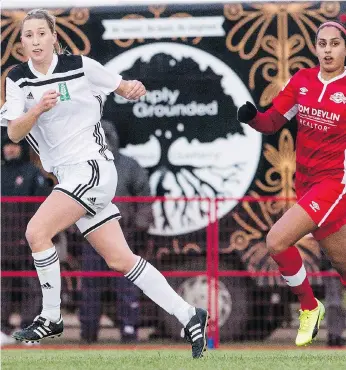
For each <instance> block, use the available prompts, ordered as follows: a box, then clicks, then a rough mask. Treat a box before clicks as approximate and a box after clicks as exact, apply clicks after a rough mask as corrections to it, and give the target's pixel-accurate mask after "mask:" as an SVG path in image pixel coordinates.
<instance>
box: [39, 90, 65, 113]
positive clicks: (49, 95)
mask: <svg viewBox="0 0 346 370" xmlns="http://www.w3.org/2000/svg"><path fill="white" fill-rule="evenodd" d="M59 96H60V93H58V92H56V91H55V90H48V91H46V92H45V93H44V94H43V95H42V98H41V100H40V101H39V103H38V108H39V110H40V111H41V113H43V112H48V111H49V110H51V109H52V108H53V107H55V105H56V103H57V102H58V97H59Z"/></svg>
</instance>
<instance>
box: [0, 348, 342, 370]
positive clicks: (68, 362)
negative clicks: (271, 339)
mask: <svg viewBox="0 0 346 370" xmlns="http://www.w3.org/2000/svg"><path fill="white" fill-rule="evenodd" d="M1 365H2V366H1V369H2V370H58V369H59V370H108V369H112V370H114V369H115V370H123V369H124V370H130V369H131V370H132V369H136V370H137V369H140V370H149V369H150V370H156V369H157V370H190V369H198V370H221V369H222V370H226V369H227V370H228V369H229V370H271V369H278V370H311V369H313V370H319V369H322V370H329V369H330V370H339V369H340V370H345V369H346V350H325V349H302V350H300V349H282V350H280V349H272V350H271V349H263V350H261V349H259V348H258V347H257V348H256V349H237V350H234V349H230V350H213V351H208V352H207V353H206V355H205V357H204V358H202V359H199V360H192V358H191V355H190V351H188V350H181V349H176V350H172V349H170V350H168V349H161V350H155V349H152V350H142V349H141V350H123V349H114V350H107V349H100V350H97V349H92V350H89V351H88V350H78V349H69V350H52V349H46V350H42V349H12V350H11V349H10V350H3V351H1Z"/></svg>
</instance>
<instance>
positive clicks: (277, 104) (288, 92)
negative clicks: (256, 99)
mask: <svg viewBox="0 0 346 370" xmlns="http://www.w3.org/2000/svg"><path fill="white" fill-rule="evenodd" d="M297 75H298V73H297V74H295V75H294V76H293V77H292V78H291V79H290V80H289V81H288V83H287V84H286V86H285V87H284V88H283V89H282V90H281V91H280V93H279V95H278V96H277V97H276V98H274V100H273V106H272V107H271V108H269V109H268V110H267V111H266V112H264V113H261V112H258V110H257V108H256V107H255V106H254V105H253V104H252V103H250V102H249V101H247V102H246V104H244V105H242V106H241V107H240V108H239V109H238V121H240V122H243V123H247V124H248V125H249V126H251V127H252V128H254V129H255V130H256V131H259V132H261V133H263V134H273V133H275V132H277V131H278V130H279V129H280V128H281V127H282V126H284V124H285V123H286V122H288V121H289V120H291V119H292V118H293V117H294V116H295V115H296V114H297V112H298V107H297V98H296V80H297Z"/></svg>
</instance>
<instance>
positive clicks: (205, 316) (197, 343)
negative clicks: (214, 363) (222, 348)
mask: <svg viewBox="0 0 346 370" xmlns="http://www.w3.org/2000/svg"><path fill="white" fill-rule="evenodd" d="M209 318H210V316H209V313H208V311H207V310H203V309H202V308H196V315H194V316H192V318H191V320H190V321H189V323H188V324H187V325H186V327H185V328H184V329H183V331H182V334H183V337H184V338H185V339H186V340H187V341H188V342H189V343H190V344H191V346H192V357H193V358H201V357H203V352H204V351H206V349H207V326H208V320H209ZM184 334H185V335H184Z"/></svg>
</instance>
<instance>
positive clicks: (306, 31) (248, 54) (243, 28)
mask: <svg viewBox="0 0 346 370" xmlns="http://www.w3.org/2000/svg"><path fill="white" fill-rule="evenodd" d="M251 7H252V9H250V10H244V8H243V6H242V5H241V4H228V5H225V6H224V15H225V17H226V19H228V20H229V21H231V22H235V24H234V25H232V27H231V30H230V31H229V33H228V35H227V38H226V47H227V48H228V50H230V51H232V52H237V53H239V56H240V57H241V58H242V59H244V60H250V59H251V60H253V64H252V66H251V69H250V72H249V87H250V88H251V89H252V90H253V89H255V85H256V78H255V77H256V73H257V71H258V70H260V69H261V71H262V76H263V78H264V80H265V81H267V82H268V84H267V86H266V87H265V88H264V89H263V92H262V94H261V97H260V101H259V104H260V106H262V107H264V106H267V105H268V104H270V103H271V101H272V99H273V97H275V96H276V95H277V94H278V93H279V91H280V90H281V89H282V87H283V86H284V85H285V83H286V82H287V81H288V80H289V78H290V77H291V76H292V72H293V71H294V70H296V69H299V68H304V67H312V66H314V62H313V60H312V59H311V58H313V56H314V54H315V50H314V40H313V35H314V34H315V32H316V30H317V28H318V26H319V24H320V23H322V22H325V21H326V20H328V19H330V18H335V17H336V16H337V15H338V14H339V13H340V3H339V2H338V1H332V2H321V3H317V2H314V1H310V2H301V3H295V2H294V3H284V4H283V3H273V2H272V3H265V4H252V6H251ZM292 20H293V21H294V23H295V25H297V26H298V28H299V31H300V33H299V34H298V33H296V34H293V35H291V36H289V35H290V34H291V32H289V31H290V29H289V27H290V24H292ZM274 25H276V32H275V35H273V34H269V29H272V28H273V26H274ZM305 47H307V48H308V50H309V51H310V53H311V58H309V57H306V56H302V55H299V53H300V52H301V51H302V50H303V49H304V48H305ZM260 51H262V52H265V53H267V54H268V56H265V57H261V58H259V59H257V60H256V56H257V55H258V53H259V52H260Z"/></svg>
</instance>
